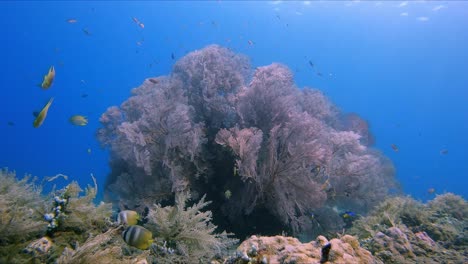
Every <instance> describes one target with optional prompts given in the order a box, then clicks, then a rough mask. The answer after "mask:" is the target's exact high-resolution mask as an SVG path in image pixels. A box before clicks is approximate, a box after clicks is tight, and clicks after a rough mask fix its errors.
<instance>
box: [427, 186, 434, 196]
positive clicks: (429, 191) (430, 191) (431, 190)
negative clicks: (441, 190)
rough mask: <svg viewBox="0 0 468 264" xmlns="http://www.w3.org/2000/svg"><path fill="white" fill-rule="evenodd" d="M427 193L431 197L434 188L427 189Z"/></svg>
mask: <svg viewBox="0 0 468 264" xmlns="http://www.w3.org/2000/svg"><path fill="white" fill-rule="evenodd" d="M427 193H428V194H431V195H432V194H434V193H435V189H434V188H429V189H428V190H427Z"/></svg>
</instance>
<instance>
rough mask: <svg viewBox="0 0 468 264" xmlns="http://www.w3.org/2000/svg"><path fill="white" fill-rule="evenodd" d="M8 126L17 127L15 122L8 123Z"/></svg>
mask: <svg viewBox="0 0 468 264" xmlns="http://www.w3.org/2000/svg"><path fill="white" fill-rule="evenodd" d="M7 124H8V125H9V126H14V125H15V122H13V121H8V123H7Z"/></svg>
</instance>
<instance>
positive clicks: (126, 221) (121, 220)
mask: <svg viewBox="0 0 468 264" xmlns="http://www.w3.org/2000/svg"><path fill="white" fill-rule="evenodd" d="M139 219H140V216H139V215H138V213H137V212H135V211H132V210H125V211H122V212H120V213H119V215H118V216H117V224H118V225H128V226H131V225H136V224H137V223H138V220H139Z"/></svg>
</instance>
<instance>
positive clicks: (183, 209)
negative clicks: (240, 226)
mask: <svg viewBox="0 0 468 264" xmlns="http://www.w3.org/2000/svg"><path fill="white" fill-rule="evenodd" d="M189 197H190V196H189V195H188V194H187V193H178V194H177V195H176V202H175V205H174V206H166V207H162V206H161V205H154V206H153V207H152V208H150V210H149V213H148V217H147V218H148V224H147V227H148V229H150V230H152V231H153V234H155V236H156V238H155V239H156V242H155V243H156V244H157V245H156V246H155V247H153V252H154V253H155V254H156V255H159V257H157V259H158V263H205V262H208V261H209V260H210V259H211V258H213V257H214V256H215V255H216V254H221V253H224V252H225V250H226V249H227V248H228V247H230V246H231V245H233V244H235V243H236V242H237V240H236V239H232V238H229V237H228V236H229V235H232V234H228V233H226V232H222V233H215V230H216V226H215V225H213V224H212V223H211V220H212V214H211V211H205V212H202V211H201V210H202V209H203V208H205V207H206V206H207V205H208V204H209V203H210V202H205V196H203V197H202V198H201V200H200V201H199V202H198V203H195V204H193V205H192V206H187V205H186V203H187V200H188V199H189ZM162 248H165V249H166V250H161V249H162ZM165 261H166V262H165Z"/></svg>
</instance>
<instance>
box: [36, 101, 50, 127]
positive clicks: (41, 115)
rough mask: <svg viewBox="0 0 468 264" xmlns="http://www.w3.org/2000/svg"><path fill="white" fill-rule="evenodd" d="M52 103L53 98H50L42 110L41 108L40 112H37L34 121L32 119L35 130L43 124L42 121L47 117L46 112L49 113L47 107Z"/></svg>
mask: <svg viewBox="0 0 468 264" xmlns="http://www.w3.org/2000/svg"><path fill="white" fill-rule="evenodd" d="M53 101H54V98H53V97H52V98H50V100H49V102H48V103H47V104H46V105H45V106H44V108H42V110H41V112H39V114H38V115H37V116H36V119H34V122H33V126H34V127H35V128H38V127H40V126H41V125H42V123H44V120H45V118H46V116H47V111H49V107H50V105H51V104H52V102H53Z"/></svg>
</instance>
